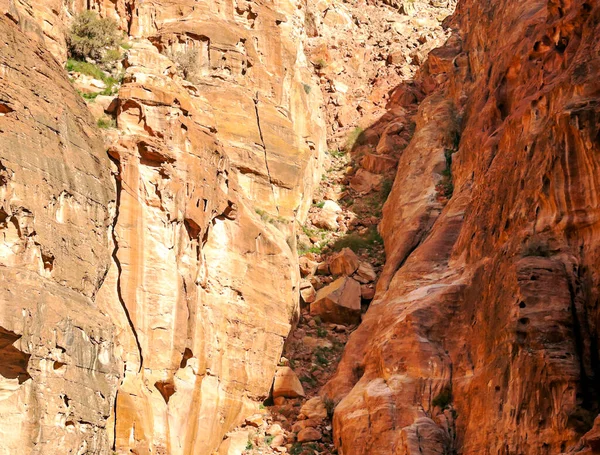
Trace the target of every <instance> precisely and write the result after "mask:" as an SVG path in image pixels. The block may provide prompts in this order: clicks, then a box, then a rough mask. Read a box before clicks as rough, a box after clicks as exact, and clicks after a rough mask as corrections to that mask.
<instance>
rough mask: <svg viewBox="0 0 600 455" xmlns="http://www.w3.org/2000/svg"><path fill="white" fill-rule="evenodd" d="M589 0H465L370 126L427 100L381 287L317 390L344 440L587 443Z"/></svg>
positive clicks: (407, 154)
mask: <svg viewBox="0 0 600 455" xmlns="http://www.w3.org/2000/svg"><path fill="white" fill-rule="evenodd" d="M598 8H599V6H598V5H597V4H596V3H590V2H584V1H573V2H560V3H556V2H546V1H533V2H526V3H523V2H517V1H512V0H506V1H501V2H492V3H489V2H478V1H470V0H465V1H463V2H460V3H459V6H458V9H457V12H456V13H455V15H454V17H453V19H452V21H451V22H450V24H449V25H450V26H451V27H452V28H453V30H454V31H453V35H452V37H451V38H450V39H449V40H448V42H447V43H446V45H445V46H444V47H442V48H440V49H437V50H434V51H433V52H432V53H431V55H430V57H429V60H428V62H427V64H426V66H425V68H424V70H423V71H422V73H421V74H420V77H419V78H418V79H417V81H416V82H415V83H414V84H410V85H409V84H403V85H402V86H400V87H399V88H398V89H397V90H396V91H395V92H394V93H393V94H392V96H391V104H390V115H388V116H387V118H384V119H382V120H381V121H380V122H379V123H378V124H377V125H375V127H376V128H377V131H381V128H382V122H383V124H384V125H386V124H390V122H393V121H402V120H405V117H403V113H401V112H400V111H399V110H396V111H395V112H396V114H394V109H399V108H402V111H403V112H404V113H406V112H409V111H410V106H411V105H414V103H415V102H419V101H420V100H421V99H423V97H424V96H427V97H426V98H425V100H424V101H423V102H422V103H421V104H420V106H419V110H418V114H417V116H416V131H415V134H414V137H413V139H412V141H411V142H410V144H409V145H408V147H407V148H406V149H405V150H404V151H403V152H402V154H401V155H400V157H399V165H398V172H397V175H396V179H395V182H394V186H393V189H392V192H391V194H390V197H389V199H388V202H387V203H386V205H385V207H384V217H383V222H382V224H381V226H380V231H381V233H382V235H383V237H384V240H385V247H386V254H387V261H386V265H385V268H384V271H383V273H382V275H381V277H380V280H379V282H378V288H377V294H376V296H375V299H374V301H373V303H372V304H371V307H370V308H369V310H368V312H367V314H366V316H365V317H364V319H363V322H362V324H361V325H360V326H359V328H358V329H357V331H356V332H354V333H353V334H352V335H351V337H350V340H349V343H348V345H347V347H346V350H345V353H344V357H343V359H342V361H341V363H340V366H339V368H338V371H337V374H336V376H335V377H334V379H333V380H332V381H331V382H330V383H329V384H328V386H327V388H326V392H327V395H328V396H329V397H331V398H333V399H334V400H335V401H336V402H337V403H338V405H337V407H336V410H335V415H334V419H333V420H334V439H335V442H336V445H337V446H338V448H339V449H340V453H343V454H344V455H351V454H364V453H369V454H372V455H376V454H388V453H397V454H417V453H420V454H434V453H435V454H439V453H453V452H455V451H456V452H458V453H462V454H481V453H527V454H545V453H562V452H569V451H570V452H576V451H580V452H581V453H592V452H593V450H595V449H594V447H597V436H596V433H597V431H596V427H597V426H596V427H594V428H592V425H593V422H594V418H595V417H596V415H597V414H598V403H599V401H598V389H597V383H598V374H599V371H598V363H597V359H598V348H597V345H598V331H597V326H596V325H597V324H596V321H597V318H598V310H597V305H596V302H597V299H598V295H597V289H598V282H599V277H598V273H597V271H596V269H597V267H596V265H597V262H598V255H599V250H598V241H597V235H596V231H597V226H598V217H597V212H598V204H597V201H596V196H595V195H596V194H597V192H598V184H597V179H596V175H597V174H598V166H599V163H598V159H597V156H598V151H599V147H600V145H599V143H598V119H599V115H600V113H599V109H598V105H599V98H598V82H597V74H598V71H599V69H600V60H599V59H598V42H597V39H596V37H597V36H598V33H599V32H600V29H599V26H600V25H599V24H600V19H599V18H600V10H599V9H598ZM399 113H400V114H399ZM365 134H367V132H365ZM584 435H585V436H584ZM580 438H582V439H581V440H580Z"/></svg>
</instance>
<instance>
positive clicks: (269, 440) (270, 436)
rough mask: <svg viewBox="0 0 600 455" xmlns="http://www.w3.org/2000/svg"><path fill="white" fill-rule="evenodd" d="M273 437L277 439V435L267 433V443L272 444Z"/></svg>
mask: <svg viewBox="0 0 600 455" xmlns="http://www.w3.org/2000/svg"><path fill="white" fill-rule="evenodd" d="M273 439H275V435H267V436H265V444H266V445H268V446H270V445H271V443H272V442H273Z"/></svg>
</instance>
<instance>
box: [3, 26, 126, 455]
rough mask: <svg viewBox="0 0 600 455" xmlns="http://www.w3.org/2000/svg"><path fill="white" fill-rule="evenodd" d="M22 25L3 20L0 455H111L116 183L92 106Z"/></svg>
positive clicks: (114, 385) (117, 370) (114, 384)
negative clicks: (103, 296) (101, 295)
mask: <svg viewBox="0 0 600 455" xmlns="http://www.w3.org/2000/svg"><path fill="white" fill-rule="evenodd" d="M17 22H18V21H17ZM18 25H20V24H15V22H13V21H11V20H10V19H9V18H7V17H5V16H4V15H1V16H0V30H1V32H0V36H1V38H0V46H1V50H0V68H1V70H0V135H1V140H0V162H1V164H0V201H1V202H0V204H1V205H0V236H1V237H0V302H1V304H0V441H1V443H0V452H1V453H6V454H8V453H10V454H17V453H40V454H42V453H71V452H70V451H72V450H74V449H75V448H83V449H84V450H86V451H88V453H106V451H107V448H108V446H109V439H110V438H109V434H110V426H109V424H108V420H109V416H110V415H111V413H112V411H111V410H112V408H113V404H114V399H115V394H116V390H117V385H118V382H119V377H120V375H121V371H120V370H121V368H120V362H119V361H118V359H117V358H116V356H115V350H114V348H115V343H116V337H117V333H116V331H115V327H114V325H113V322H112V321H111V319H110V318H109V317H108V315H107V314H106V313H104V312H103V311H102V309H101V308H99V306H98V305H97V304H96V303H95V299H96V296H97V294H98V291H99V289H100V287H101V286H102V283H103V281H104V279H105V277H106V274H107V271H108V269H109V267H110V254H111V251H110V249H109V231H110V223H111V222H112V214H113V212H114V209H115V205H114V202H115V184H114V180H113V178H112V177H111V174H110V161H109V159H108V156H107V155H106V152H105V149H104V147H103V144H102V139H101V136H100V134H99V132H98V131H97V129H96V127H95V124H94V121H93V119H92V116H91V115H90V113H89V112H88V110H87V108H86V106H85V103H84V102H83V100H82V99H81V97H80V96H79V95H78V94H77V93H76V92H75V91H74V90H73V89H72V87H71V84H70V83H69V81H68V79H67V75H66V74H65V71H64V69H63V68H62V67H61V66H60V65H59V63H57V62H56V60H55V59H54V58H53V57H52V55H51V54H50V53H49V52H48V51H47V50H46V49H45V48H44V46H43V44H42V42H41V41H40V40H38V39H32V38H29V37H27V36H26V35H25V34H24V33H23V32H22V31H21V29H20V28H19V26H18ZM117 308H118V307H117Z"/></svg>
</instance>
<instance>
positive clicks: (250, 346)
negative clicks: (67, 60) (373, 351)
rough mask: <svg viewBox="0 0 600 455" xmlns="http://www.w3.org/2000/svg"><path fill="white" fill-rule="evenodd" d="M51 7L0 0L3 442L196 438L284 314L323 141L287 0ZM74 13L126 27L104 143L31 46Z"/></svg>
mask: <svg viewBox="0 0 600 455" xmlns="http://www.w3.org/2000/svg"><path fill="white" fill-rule="evenodd" d="M40 3H41V2H40ZM57 3H58V4H56V5H51V4H50V3H44V4H43V5H42V4H40V5H38V6H39V8H38V7H37V6H36V5H33V6H31V5H28V4H24V3H13V2H9V3H8V4H7V5H5V4H2V5H0V6H2V14H3V15H6V17H4V16H3V19H2V20H3V21H4V22H5V23H6V27H7V30H9V31H11V33H8V32H7V33H6V35H5V34H4V33H3V34H2V36H3V38H2V39H5V40H6V44H5V47H4V48H3V49H2V52H0V54H1V55H2V58H3V59H5V61H4V65H5V68H7V69H6V71H5V72H4V73H2V76H3V77H5V78H6V80H9V79H10V81H11V83H10V84H8V86H7V87H8V88H6V89H4V88H3V89H2V90H3V92H2V93H4V91H5V92H6V97H5V98H6V102H5V99H4V97H3V98H2V100H1V102H2V104H1V105H0V116H1V117H0V121H1V122H3V125H2V126H3V127H4V125H7V126H6V131H8V132H9V134H10V136H7V138H8V139H7V140H5V138H4V137H3V138H2V146H3V149H2V154H1V155H0V160H1V161H2V167H0V170H1V175H2V180H1V182H2V187H3V188H6V189H5V190H3V193H2V196H3V198H4V199H3V200H4V206H3V209H2V210H3V211H2V212H0V213H1V214H2V217H1V218H0V222H2V225H3V226H4V231H5V241H4V242H3V249H4V253H2V258H3V261H4V262H6V266H7V267H8V269H7V272H6V274H3V277H2V278H3V280H6V282H5V283H4V284H3V285H2V286H3V288H2V289H3V292H4V293H5V294H6V300H9V301H10V305H9V306H8V307H5V308H3V310H5V311H6V321H4V320H3V321H2V323H0V327H2V329H1V331H0V334H1V339H2V342H1V344H0V355H2V356H3V357H2V358H3V359H9V360H10V361H9V366H8V367H6V371H3V373H2V374H3V376H4V375H6V378H7V379H6V381H7V385H6V387H5V389H6V390H7V392H6V394H7V400H8V399H10V400H12V401H10V403H9V401H7V400H5V401H6V403H7V407H6V409H7V412H8V410H10V412H11V413H13V414H14V415H15V416H18V417H19V419H22V420H21V423H22V424H23V425H22V428H23V429H22V430H21V432H20V433H19V432H16V431H12V432H10V430H9V428H8V427H6V431H5V429H4V428H3V429H2V434H3V435H4V434H6V435H7V439H6V441H9V442H7V443H6V444H7V447H8V448H9V452H8V453H16V452H15V449H14V448H15V447H19V446H20V445H22V444H23V443H24V442H25V443H27V444H30V445H37V449H36V450H41V452H40V453H51V450H52V449H49V448H48V447H50V444H54V443H55V441H60V443H55V444H56V447H57V448H56V450H58V451H59V452H61V453H68V451H69V450H71V449H73V448H74V447H80V446H81V447H84V446H85V447H84V449H82V450H87V451H89V452H90V453H107V452H108V451H109V450H114V451H116V452H117V453H130V452H131V451H133V452H135V453H138V454H148V453H169V454H177V453H179V454H187V453H211V452H212V451H214V450H215V449H217V448H218V446H219V444H220V443H221V441H222V439H223V435H224V434H225V433H226V432H227V431H228V430H229V429H230V428H232V427H233V426H235V425H238V424H240V423H241V422H243V421H244V418H246V417H247V416H249V415H251V414H252V413H253V412H255V411H256V410H257V409H258V404H259V403H260V402H262V401H263V400H264V399H265V398H266V397H267V396H268V393H269V389H270V387H271V384H272V379H273V376H274V374H275V368H276V365H277V363H278V361H279V358H280V356H281V351H282V349H283V342H284V339H285V337H286V336H287V335H288V333H289V331H290V328H291V325H292V323H293V322H294V321H295V320H297V317H298V310H299V308H298V304H299V289H300V279H299V278H300V276H299V273H298V264H297V255H296V252H295V237H296V234H295V229H296V227H295V223H296V220H299V221H302V220H303V219H304V218H305V217H306V214H307V211H308V208H309V206H310V203H311V199H310V195H311V194H312V192H313V187H314V185H315V184H316V183H317V182H319V180H320V172H321V160H322V155H323V152H324V148H325V135H324V127H323V122H322V120H321V118H320V111H319V106H320V104H321V93H320V91H319V90H313V91H310V90H307V89H306V86H307V85H309V84H313V85H314V82H312V77H313V76H312V70H309V68H308V64H307V60H306V58H305V56H304V52H303V39H304V38H305V36H304V34H303V28H302V24H303V22H304V16H303V14H304V13H303V11H301V10H299V9H298V8H297V6H296V4H295V2H291V1H287V0H285V1H282V2H279V1H278V2H275V3H274V4H268V5H263V4H259V3H255V2H248V3H245V4H243V5H235V7H234V5H233V4H231V3H230V2H217V3H215V2H203V3H202V2H201V3H198V2H195V1H189V2H187V3H186V2H183V3H182V2H175V3H169V2H154V3H144V4H140V5H137V4H134V3H133V2H117V3H111V2H108V3H106V4H104V3H97V4H96V3H95V4H93V5H81V4H78V3H75V4H70V5H68V7H67V6H66V5H62V4H60V3H61V2H57ZM85 7H92V8H93V9H96V10H97V11H99V12H100V14H102V15H104V16H109V17H113V18H115V19H117V21H118V22H119V24H120V25H121V26H122V28H123V30H124V31H126V32H127V33H128V34H129V36H130V38H132V39H133V48H132V49H131V50H130V52H128V55H127V59H126V62H125V66H126V68H127V70H126V75H125V79H124V80H123V84H122V87H121V89H120V92H119V94H118V97H117V100H116V101H113V100H109V101H110V103H108V104H107V106H111V109H107V108H106V107H105V106H102V109H100V110H99V112H100V113H103V114H104V113H105V114H106V115H113V116H114V120H115V124H116V128H111V129H109V130H108V131H106V133H105V135H104V136H105V137H104V139H105V143H106V145H103V144H102V141H101V139H100V136H99V134H98V132H97V130H96V128H95V127H94V126H93V123H92V122H93V121H92V120H91V118H90V115H89V112H87V111H86V109H85V105H84V104H83V101H82V100H81V99H80V98H79V96H78V95H77V94H76V92H75V91H74V89H73V87H71V86H70V84H69V82H68V79H67V76H66V74H65V72H64V70H62V69H61V68H60V64H59V63H58V62H57V61H54V60H53V59H52V58H51V56H50V53H49V52H48V51H46V50H44V49H43V47H44V46H43V45H42V43H45V45H46V47H47V48H49V49H50V50H51V51H52V52H53V54H54V55H55V57H56V58H57V60H58V61H60V62H63V61H64V57H65V55H66V54H65V48H64V42H65V41H64V33H65V31H66V30H67V29H68V24H69V20H70V18H71V16H72V15H73V14H75V13H77V12H79V11H81V10H82V9H83V8H85ZM46 13H47V14H46ZM46 19H47V20H46ZM11 21H12V22H13V23H14V22H18V23H19V24H20V25H21V29H22V30H24V31H25V32H26V33H23V32H19V33H20V35H19V36H18V39H17V38H14V37H13V32H12V30H13V29H14V30H15V31H14V34H16V33H17V32H16V30H17V29H16V27H15V25H14V24H12V25H11ZM4 22H3V27H4ZM52 24H54V27H53V29H52V33H48V32H47V31H45V28H47V27H49V25H52ZM50 35H52V36H50ZM5 36H6V38H5ZM15 36H16V35H15ZM21 48H25V49H26V53H25V55H23V56H20V58H21V60H20V59H19V58H17V54H18V53H19V52H20V50H21ZM7 49H8V50H7ZM36 53H37V54H39V55H41V56H42V58H43V64H39V65H38V64H36V63H35V62H36V58H37V59H39V58H40V57H36V56H35V54H36ZM181 53H191V54H193V55H194V62H195V63H194V65H195V67H194V68H193V71H191V72H190V73H193V77H192V76H191V75H190V74H186V71H184V70H183V69H182V66H181V62H177V61H176V60H177V58H178V57H177V56H178V55H180V54H181ZM13 60H14V61H15V62H25V61H27V64H25V63H22V64H21V66H22V67H17V68H15V63H13ZM32 63H33V64H32ZM28 65H29V66H28ZM44 65H46V66H48V68H49V69H48V68H46V66H44ZM13 73H14V74H13ZM184 77H186V78H188V79H189V80H187V79H184ZM28 78H29V81H28V83H29V85H27V84H25V83H23V82H22V81H23V80H27V79H28ZM3 80H4V79H3ZM53 84H58V87H56V90H55V87H54V86H53ZM19 87H21V88H19ZM53 90H54V91H53ZM46 91H49V92H51V94H47V93H46ZM57 106H58V107H57ZM8 122H11V123H8ZM28 122H29V123H28ZM21 124H24V125H25V126H26V127H27V128H29V129H27V130H26V129H25V126H23V125H21ZM3 131H4V128H3ZM38 135H39V136H38ZM13 136H14V138H13ZM107 149H108V154H107V153H106V151H107ZM25 157H26V158H25ZM111 161H112V163H111ZM34 163H36V164H35V165H34ZM27 166H29V167H27ZM111 166H112V172H113V175H112V176H111V175H110V169H111ZM20 167H23V168H26V170H25V171H23V170H21V168H20ZM27 178H28V179H29V180H26V179H27ZM55 180H56V181H55ZM13 182H16V183H13ZM18 185H21V186H18ZM111 201H112V202H111ZM109 202H110V204H109ZM61 239H62V240H61ZM26 272H27V273H26ZM11 274H13V275H14V276H11ZM17 282H18V283H19V284H20V285H22V290H20V291H19V294H18V295H19V296H20V294H21V292H23V296H22V298H21V299H18V298H15V296H14V295H11V294H12V293H14V292H15V291H14V283H17ZM30 282H31V284H29V283H30ZM11 283H12V285H11ZM51 286H55V287H56V290H54V289H53V288H52V287H51ZM40 293H41V295H42V298H40V296H39V294H40ZM46 294H48V295H47V296H46ZM3 300H5V299H3ZM67 300H68V303H65V302H67ZM46 301H48V302H50V303H51V304H50V303H45V302H46ZM61 305H62V306H64V308H63V307H61ZM13 306H14V308H13ZM72 306H75V307H76V308H77V310H76V311H75V310H73V309H72V308H71V307H72ZM88 307H89V310H88V309H87V308H88ZM84 308H85V311H84ZM47 313H48V314H47ZM65 313H66V314H68V315H69V316H68V317H67V316H65ZM3 314H4V313H3ZM3 317H4V316H3ZM28 318H29V319H31V321H29V320H28ZM42 322H43V324H44V325H43V328H42V327H41V324H42ZM67 335H68V336H67ZM65 337H67V338H68V341H65V340H63V339H62V338H65ZM31 340H34V341H31ZM54 344H56V346H54ZM65 350H66V351H65ZM42 351H43V352H42ZM46 351H47V352H46ZM54 351H56V352H54ZM72 351H75V352H72ZM38 364H41V366H38ZM71 364H74V365H75V366H73V367H71ZM77 366H79V367H81V368H80V369H77V368H76V367H77ZM84 367H85V368H84ZM3 368H4V367H3ZM34 369H35V370H34ZM37 370H40V372H39V373H38V371H37ZM33 371H35V374H34V373H33ZM49 374H51V375H56V376H57V377H58V378H59V379H60V378H62V377H63V376H64V375H66V376H67V378H68V380H69V381H71V382H72V383H73V384H74V386H72V387H71V391H70V393H68V394H64V396H63V395H61V393H62V389H63V388H64V387H63V385H62V383H61V382H60V381H66V380H67V379H60V380H59V379H56V381H57V385H56V386H54V385H48V383H47V382H46V379H45V376H46V375H49ZM40 375H42V376H44V378H41V379H40V378H39V377H38V376H40ZM61 375H63V376H61ZM69 375H70V376H69ZM88 376H90V377H88ZM52 380H54V379H52ZM3 381H4V380H3ZM81 384H85V386H86V387H87V389H86V390H85V392H84V391H81V390H79V388H80V385H81ZM117 386H118V393H117V396H116V404H115V406H114V407H115V409H114V410H113V404H114V403H115V394H116V392H117ZM81 387H83V385H81ZM36 388H44V390H46V395H48V396H46V395H44V394H37V395H36V393H34V392H35V390H36ZM13 389H14V390H13ZM55 392H56V393H55ZM50 393H51V394H52V395H51V396H50ZM3 395H4V394H3ZM67 395H68V396H67ZM72 395H73V396H72ZM26 397H27V400H37V401H39V402H40V403H41V402H43V403H44V404H43V405H41V404H40V405H36V406H37V407H36V406H33V405H29V404H28V403H29V402H28V401H27V400H26ZM84 399H85V400H87V401H86V402H85V406H84V405H82V404H81V403H82V402H83V401H82V400H84ZM96 401H97V403H96ZM25 406H30V408H29V409H30V410H29V411H28V410H25V409H24V407H25ZM3 409H4V408H3ZM56 410H58V411H56ZM34 414H35V415H34ZM46 414H47V415H46ZM88 414H89V415H88ZM57 416H59V417H60V416H62V417H60V418H59V417H57ZM48 419H52V422H51V423H50V422H47V420H48ZM57 419H58V420H57ZM4 421H5V419H3V422H4ZM6 422H10V425H11V426H13V425H16V423H15V421H11V420H10V419H6ZM36 425H37V426H36ZM17 426H19V425H17ZM55 427H56V428H58V429H55ZM39 428H42V429H41V430H40V429H39ZM34 432H36V436H35V437H34V436H31V434H33V433H34ZM9 433H10V434H9ZM2 448H3V449H4V447H2ZM63 448H64V450H63ZM57 453H58V452H57Z"/></svg>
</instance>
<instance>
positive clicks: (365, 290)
mask: <svg viewBox="0 0 600 455" xmlns="http://www.w3.org/2000/svg"><path fill="white" fill-rule="evenodd" d="M360 296H361V297H362V298H363V299H364V300H373V297H375V288H374V287H373V285H372V284H363V285H362V286H361V287H360Z"/></svg>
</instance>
